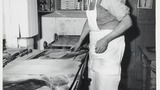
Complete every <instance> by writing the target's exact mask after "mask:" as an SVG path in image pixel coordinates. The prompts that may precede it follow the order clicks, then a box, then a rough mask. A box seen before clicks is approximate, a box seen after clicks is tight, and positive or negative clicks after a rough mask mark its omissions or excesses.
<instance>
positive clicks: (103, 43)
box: [95, 14, 132, 53]
mask: <svg viewBox="0 0 160 90" xmlns="http://www.w3.org/2000/svg"><path fill="white" fill-rule="evenodd" d="M131 26H132V20H131V18H130V16H129V15H128V14H127V15H126V16H125V17H124V18H123V19H122V20H121V21H120V23H119V24H118V26H117V27H116V28H115V29H114V30H113V31H112V32H111V33H110V34H108V35H106V36H105V37H104V38H102V39H101V40H99V41H98V42H97V43H96V48H95V49H96V53H103V52H104V51H105V50H106V49H107V47H108V43H109V42H110V41H112V40H113V39H115V38H117V37H119V36H120V35H122V34H123V33H124V32H125V31H127V30H128V29H129V28H130V27H131Z"/></svg>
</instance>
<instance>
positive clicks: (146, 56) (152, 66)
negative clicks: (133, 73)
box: [139, 46, 156, 90]
mask: <svg viewBox="0 0 160 90" xmlns="http://www.w3.org/2000/svg"><path fill="white" fill-rule="evenodd" d="M139 49H140V51H141V60H142V67H143V69H142V79H143V81H142V83H143V90H156V51H155V47H150V46H149V47H147V46H146V47H139Z"/></svg>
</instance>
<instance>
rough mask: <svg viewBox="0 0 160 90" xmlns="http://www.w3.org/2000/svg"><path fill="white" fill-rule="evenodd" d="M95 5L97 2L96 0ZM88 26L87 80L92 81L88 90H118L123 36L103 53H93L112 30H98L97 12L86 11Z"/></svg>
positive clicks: (123, 43) (115, 40)
mask: <svg viewBox="0 0 160 90" xmlns="http://www.w3.org/2000/svg"><path fill="white" fill-rule="evenodd" d="M96 3H97V0H96ZM86 14H87V18H88V24H89V26H90V29H91V31H90V44H89V48H90V51H89V63H88V67H89V78H91V79H92V81H91V84H90V87H89V89H90V90H118V84H119V81H120V74H121V60H122V57H123V53H124V48H125V42H124V36H120V37H118V38H116V39H114V40H112V41H111V42H109V44H108V48H107V50H106V51H105V52H104V53H100V54H98V53H95V45H96V42H97V41H98V40H100V39H101V38H103V37H104V36H106V35H107V34H109V33H110V32H112V31H113V30H109V29H106V30H100V29H99V28H98V25H97V21H96V18H97V10H96V6H95V8H94V10H87V12H86Z"/></svg>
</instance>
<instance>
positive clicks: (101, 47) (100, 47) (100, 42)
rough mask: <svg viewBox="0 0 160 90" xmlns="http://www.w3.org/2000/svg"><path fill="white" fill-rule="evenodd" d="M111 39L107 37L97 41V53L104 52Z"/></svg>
mask: <svg viewBox="0 0 160 90" xmlns="http://www.w3.org/2000/svg"><path fill="white" fill-rule="evenodd" d="M108 43H109V41H108V40H106V39H105V38H102V39H100V40H98V41H97V43H96V46H95V52H96V53H103V52H105V51H106V50H107V47H108Z"/></svg>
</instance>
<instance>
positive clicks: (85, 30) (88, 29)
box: [71, 20, 90, 51]
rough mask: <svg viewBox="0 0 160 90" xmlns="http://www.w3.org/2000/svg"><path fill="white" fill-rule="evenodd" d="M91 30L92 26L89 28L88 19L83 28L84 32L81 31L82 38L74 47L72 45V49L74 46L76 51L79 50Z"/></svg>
mask: <svg viewBox="0 0 160 90" xmlns="http://www.w3.org/2000/svg"><path fill="white" fill-rule="evenodd" d="M89 31H90V28H89V25H88V20H87V21H86V22H85V24H84V27H83V30H82V33H81V36H80V39H79V41H78V43H76V44H75V45H74V47H72V48H71V49H73V48H74V50H75V51H76V50H78V49H79V47H80V46H81V44H82V42H83V40H84V39H85V37H86V36H87V34H88V33H89Z"/></svg>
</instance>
